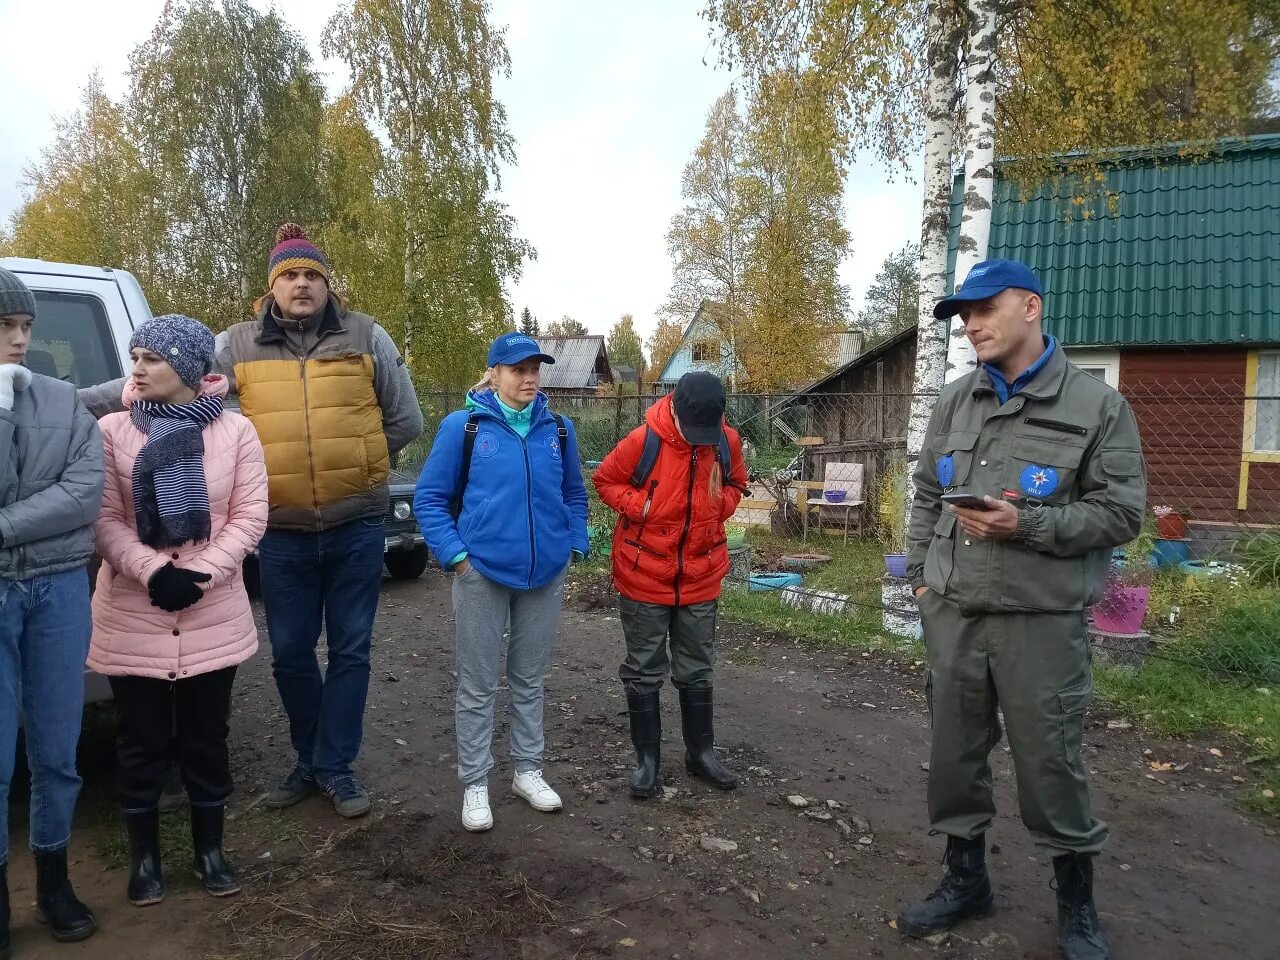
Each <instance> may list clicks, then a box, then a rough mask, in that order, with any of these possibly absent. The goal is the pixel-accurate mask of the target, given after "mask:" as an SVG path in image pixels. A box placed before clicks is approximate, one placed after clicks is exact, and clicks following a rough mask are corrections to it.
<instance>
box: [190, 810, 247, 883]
mask: <svg viewBox="0 0 1280 960" xmlns="http://www.w3.org/2000/svg"><path fill="white" fill-rule="evenodd" d="M225 817H226V807H224V806H223V805H221V804H219V805H218V806H216V807H202V806H197V805H196V804H194V803H193V804H192V805H191V842H192V845H193V846H194V847H195V853H196V878H197V879H198V880H199V881H200V882H201V883H203V884H204V888H205V890H206V891H207V892H208V893H211V894H213V895H214V896H215V897H229V896H231V895H232V894H235V893H239V892H240V878H239V877H237V876H236V872H235V871H234V870H232V869H231V864H229V863H227V858H226V857H225V856H223V853H222V823H223V820H224V819H225Z"/></svg>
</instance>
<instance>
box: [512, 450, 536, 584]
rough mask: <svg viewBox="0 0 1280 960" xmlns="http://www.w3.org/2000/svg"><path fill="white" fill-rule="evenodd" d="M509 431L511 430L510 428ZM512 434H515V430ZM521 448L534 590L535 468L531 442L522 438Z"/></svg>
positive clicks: (530, 580)
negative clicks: (530, 449)
mask: <svg viewBox="0 0 1280 960" xmlns="http://www.w3.org/2000/svg"><path fill="white" fill-rule="evenodd" d="M508 429H510V428H509V427H508ZM511 432H512V433H515V431H514V430H512V431H511ZM530 432H532V430H531V431H530ZM517 436H519V434H517ZM520 448H521V450H523V451H524V496H525V504H526V507H527V511H528V514H529V589H530V590H532V589H533V572H534V571H535V570H536V569H537V568H538V538H537V536H536V535H535V534H534V531H533V466H532V464H530V463H529V440H528V438H527V437H520Z"/></svg>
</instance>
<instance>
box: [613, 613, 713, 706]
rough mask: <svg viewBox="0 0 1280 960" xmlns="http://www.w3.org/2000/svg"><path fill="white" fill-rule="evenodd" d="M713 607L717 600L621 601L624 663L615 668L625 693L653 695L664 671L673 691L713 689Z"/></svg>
mask: <svg viewBox="0 0 1280 960" xmlns="http://www.w3.org/2000/svg"><path fill="white" fill-rule="evenodd" d="M717 606H718V604H717V601H715V600H709V601H707V602H706V603H690V604H686V605H685V606H682V607H666V606H663V605H661V604H657V603H641V602H639V601H637V600H632V599H631V598H630V597H619V598H618V612H619V613H620V614H621V617H622V635H623V637H625V638H626V641H627V659H626V660H624V661H623V662H622V665H621V666H620V667H618V679H619V680H621V681H622V683H623V685H624V686H626V688H627V690H628V691H629V692H631V693H641V694H645V693H657V692H658V691H659V690H660V689H662V683H663V681H664V680H666V679H667V673H668V671H670V673H671V682H672V683H673V684H675V686H676V688H677V689H680V690H683V689H685V688H687V687H709V686H711V685H712V684H711V672H712V669H713V668H714V667H715V663H716V609H717ZM668 638H669V639H670V643H669V644H668ZM668 649H670V654H668V652H667V651H668Z"/></svg>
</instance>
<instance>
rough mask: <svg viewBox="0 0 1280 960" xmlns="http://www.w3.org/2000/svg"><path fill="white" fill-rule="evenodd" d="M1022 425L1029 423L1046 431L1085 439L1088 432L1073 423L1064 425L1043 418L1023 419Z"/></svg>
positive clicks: (1060, 422) (1059, 421)
mask: <svg viewBox="0 0 1280 960" xmlns="http://www.w3.org/2000/svg"><path fill="white" fill-rule="evenodd" d="M1022 422H1023V423H1029V424H1031V426H1033V427H1044V428H1045V429H1046V430H1057V431H1058V432H1059V433H1074V434H1075V435H1076V436H1079V437H1087V436H1088V435H1089V431H1088V430H1087V429H1086V428H1084V427H1082V426H1080V425H1079V424H1075V423H1064V422H1063V421H1061V420H1046V419H1044V418H1043V417H1023V418H1022Z"/></svg>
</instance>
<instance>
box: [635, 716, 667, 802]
mask: <svg viewBox="0 0 1280 960" xmlns="http://www.w3.org/2000/svg"><path fill="white" fill-rule="evenodd" d="M627 714H628V716H629V717H630V718H631V743H632V745H633V746H634V747H635V748H636V768H635V769H634V770H632V771H631V795H632V796H633V797H656V796H657V795H658V794H660V793H661V792H662V777H661V774H660V772H659V767H660V765H661V760H662V713H661V710H660V709H659V704H658V692H657V691H656V690H655V691H654V692H653V693H631V692H630V691H628V692H627Z"/></svg>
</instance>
